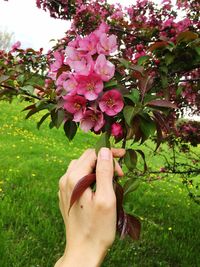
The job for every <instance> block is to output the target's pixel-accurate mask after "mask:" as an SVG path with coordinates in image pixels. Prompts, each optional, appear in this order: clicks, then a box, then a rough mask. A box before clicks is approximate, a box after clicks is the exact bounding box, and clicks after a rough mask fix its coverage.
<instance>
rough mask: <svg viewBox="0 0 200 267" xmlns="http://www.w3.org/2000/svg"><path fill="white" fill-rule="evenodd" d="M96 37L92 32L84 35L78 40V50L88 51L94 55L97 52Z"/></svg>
mask: <svg viewBox="0 0 200 267" xmlns="http://www.w3.org/2000/svg"><path fill="white" fill-rule="evenodd" d="M98 41H99V40H98V38H97V36H96V35H95V34H94V33H91V34H90V35H88V36H86V37H84V38H83V39H81V40H80V41H79V47H80V48H79V50H81V51H85V52H88V53H89V54H90V55H94V54H96V52H97V43H98Z"/></svg>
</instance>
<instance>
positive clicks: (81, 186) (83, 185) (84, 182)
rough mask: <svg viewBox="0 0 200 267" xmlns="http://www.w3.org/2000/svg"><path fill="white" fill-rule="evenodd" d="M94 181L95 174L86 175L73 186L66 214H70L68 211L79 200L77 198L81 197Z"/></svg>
mask: <svg viewBox="0 0 200 267" xmlns="http://www.w3.org/2000/svg"><path fill="white" fill-rule="evenodd" d="M95 181H96V174H95V173H91V174H88V175H86V176H84V177H83V178H81V179H80V180H79V181H78V183H77V184H76V185H75V187H74V190H73V192H72V195H71V199H70V205H69V210H68V213H69V212H70V209H71V207H72V206H73V204H74V203H75V202H76V201H77V200H79V198H80V197H81V195H82V194H83V192H84V191H85V190H86V189H87V188H88V187H89V186H91V185H92V184H93V183H94V182H95Z"/></svg>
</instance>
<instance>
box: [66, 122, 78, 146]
mask: <svg viewBox="0 0 200 267" xmlns="http://www.w3.org/2000/svg"><path fill="white" fill-rule="evenodd" d="M64 131H65V135H66V136H67V138H68V139H69V141H71V140H72V139H73V138H74V136H75V135H76V132H77V125H76V123H75V122H74V121H70V120H68V121H66V122H65V124H64Z"/></svg>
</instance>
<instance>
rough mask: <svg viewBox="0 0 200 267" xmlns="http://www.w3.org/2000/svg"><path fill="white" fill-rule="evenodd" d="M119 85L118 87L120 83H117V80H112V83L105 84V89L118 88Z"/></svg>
mask: <svg viewBox="0 0 200 267" xmlns="http://www.w3.org/2000/svg"><path fill="white" fill-rule="evenodd" d="M117 85H118V83H117V81H116V80H111V81H109V82H106V83H105V84H104V88H109V87H114V86H117Z"/></svg>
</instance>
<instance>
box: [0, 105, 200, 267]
mask: <svg viewBox="0 0 200 267" xmlns="http://www.w3.org/2000/svg"><path fill="white" fill-rule="evenodd" d="M23 106H24V104H22V103H20V102H17V101H15V102H13V103H12V104H11V105H9V104H7V103H0V109H1V112H0V151H1V153H0V267H22V266H23V267H36V266H37V267H51V266H53V265H54V263H55V262H56V260H57V259H58V258H59V256H60V255H61V253H62V251H63V248H64V245H65V238H64V226H63V222H62V218H61V215H60V212H59V209H58V201H57V191H58V180H59V178H60V176H61V175H62V174H63V173H64V172H65V170H66V168H67V165H68V164H69V162H70V160H71V159H73V158H77V157H79V155H81V153H82V152H83V151H84V150H85V149H86V148H88V147H93V146H94V144H95V141H96V137H94V136H93V135H91V134H83V133H82V132H79V133H78V134H77V136H76V137H75V139H74V141H73V142H71V143H69V142H68V141H67V139H66V138H65V136H64V133H63V131H62V129H60V130H56V129H52V130H51V131H50V130H49V128H48V124H47V123H45V124H44V125H43V126H42V127H41V130H40V131H38V130H37V129H36V126H35V125H36V124H35V122H36V121H37V119H38V117H37V116H36V117H34V116H33V117H32V118H31V119H30V120H27V121H24V120H23V118H24V116H25V113H22V112H20V111H21V110H22V108H23ZM197 150H198V151H199V148H197ZM186 160H187V159H186ZM148 164H149V165H150V166H153V167H154V168H155V169H156V168H159V167H160V166H162V164H163V162H162V158H159V157H158V158H157V159H156V160H155V158H153V157H150V158H149V159H148ZM129 200H131V204H129V205H126V208H127V209H128V211H129V212H132V213H135V214H137V215H138V216H140V218H141V220H142V226H143V228H142V235H141V239H140V241H137V242H132V241H131V240H130V239H126V240H123V241H120V240H118V239H117V240H116V242H115V243H114V245H113V247H112V248H111V250H110V251H109V253H108V255H107V257H106V259H105V262H104V264H103V266H104V267H114V266H117V267H134V266H135V267H157V266H163V267H168V266H171V267H198V266H200V253H199V248H200V220H199V214H200V206H198V205H197V204H195V203H193V202H192V201H191V200H190V199H189V198H188V197H187V191H186V189H185V187H184V186H183V185H182V183H181V180H180V179H172V178H171V179H168V180H161V181H156V182H145V183H143V184H142V185H141V186H140V188H139V190H137V191H136V192H134V193H132V194H130V196H129Z"/></svg>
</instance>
